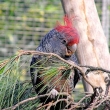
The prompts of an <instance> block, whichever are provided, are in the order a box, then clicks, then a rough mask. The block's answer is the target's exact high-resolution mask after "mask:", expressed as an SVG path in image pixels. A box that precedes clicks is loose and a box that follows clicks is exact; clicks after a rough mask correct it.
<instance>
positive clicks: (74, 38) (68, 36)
mask: <svg viewBox="0 0 110 110" xmlns="http://www.w3.org/2000/svg"><path fill="white" fill-rule="evenodd" d="M55 30H57V31H58V32H59V33H60V35H61V36H60V39H61V40H62V43H64V44H65V45H66V55H65V56H67V57H70V56H71V55H72V54H74V52H75V51H76V49H77V45H78V43H79V34H78V32H77V30H76V29H75V28H74V27H73V26H72V20H71V19H69V18H68V16H65V17H64V25H61V24H60V23H58V24H57V26H56V27H55Z"/></svg>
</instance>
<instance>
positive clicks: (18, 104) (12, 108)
mask: <svg viewBox="0 0 110 110" xmlns="http://www.w3.org/2000/svg"><path fill="white" fill-rule="evenodd" d="M58 95H64V96H69V94H67V93H65V92H64V93H59V94H58ZM45 96H48V97H49V96H50V94H44V95H39V96H35V97H31V98H28V99H25V100H23V101H21V102H19V103H17V104H16V105H14V106H12V107H8V108H5V109H2V110H10V109H11V110H15V109H16V108H17V107H18V106H20V105H22V104H24V103H26V102H29V101H33V100H35V99H38V98H42V97H45ZM70 99H71V98H70Z"/></svg>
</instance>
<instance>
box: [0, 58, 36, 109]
mask: <svg viewBox="0 0 110 110" xmlns="http://www.w3.org/2000/svg"><path fill="white" fill-rule="evenodd" d="M20 60H21V59H16V56H14V57H12V58H11V59H9V60H8V62H6V64H5V65H3V67H2V68H0V109H3V108H7V107H11V106H14V105H15V104H17V103H18V102H20V101H22V100H25V99H27V98H29V97H33V96H35V95H36V94H35V92H34V91H33V89H32V85H31V83H30V81H21V80H20V78H21V77H22V74H23V73H22V74H21V70H22V68H21V66H20ZM3 62H4V61H2V62H1V63H0V64H1V65H2V64H3ZM37 105H38V100H35V101H30V102H27V103H24V104H22V105H20V106H19V107H18V108H17V110H21V108H22V109H24V110H30V109H33V108H34V107H35V106H37Z"/></svg>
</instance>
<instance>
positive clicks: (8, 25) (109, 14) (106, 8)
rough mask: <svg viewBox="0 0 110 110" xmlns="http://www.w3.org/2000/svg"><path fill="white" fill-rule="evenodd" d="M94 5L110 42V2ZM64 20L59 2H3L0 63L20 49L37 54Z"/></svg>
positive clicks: (45, 0) (20, 0)
mask: <svg viewBox="0 0 110 110" xmlns="http://www.w3.org/2000/svg"><path fill="white" fill-rule="evenodd" d="M95 2H96V7H97V10H98V14H99V17H100V20H101V22H102V27H103V29H104V32H105V35H106V37H107V40H108V41H109V36H110V31H109V30H110V25H109V21H110V0H103V1H102V0H95ZM62 16H63V9H62V6H61V3H60V1H59V0H0V59H4V58H6V57H10V56H12V55H13V54H14V53H15V52H16V50H17V49H25V50H28V49H29V50H31V49H33V50H34V49H35V48H36V47H37V45H38V42H39V41H40V39H41V37H42V36H44V35H45V34H46V33H47V32H48V31H49V30H50V29H52V28H53V27H54V26H55V22H56V21H57V20H61V18H62ZM108 43H109V42H108Z"/></svg>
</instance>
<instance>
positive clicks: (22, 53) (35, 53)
mask: <svg viewBox="0 0 110 110" xmlns="http://www.w3.org/2000/svg"><path fill="white" fill-rule="evenodd" d="M22 55H48V56H55V57H57V58H58V59H60V60H62V61H63V62H65V63H67V64H69V65H70V66H71V68H77V69H78V70H79V71H80V72H81V74H82V76H83V78H84V80H85V81H86V82H88V83H89V84H90V85H91V86H92V87H93V88H96V86H95V84H94V83H91V82H90V81H89V80H88V78H87V77H86V75H85V73H84V72H83V70H82V68H81V67H79V66H78V65H76V64H75V63H74V62H73V61H70V60H69V61H68V60H65V59H63V58H61V57H60V56H59V55H57V54H54V53H45V52H39V51H24V50H20V51H19V54H18V55H17V56H16V58H15V59H18V58H19V57H20V56H22Z"/></svg>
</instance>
